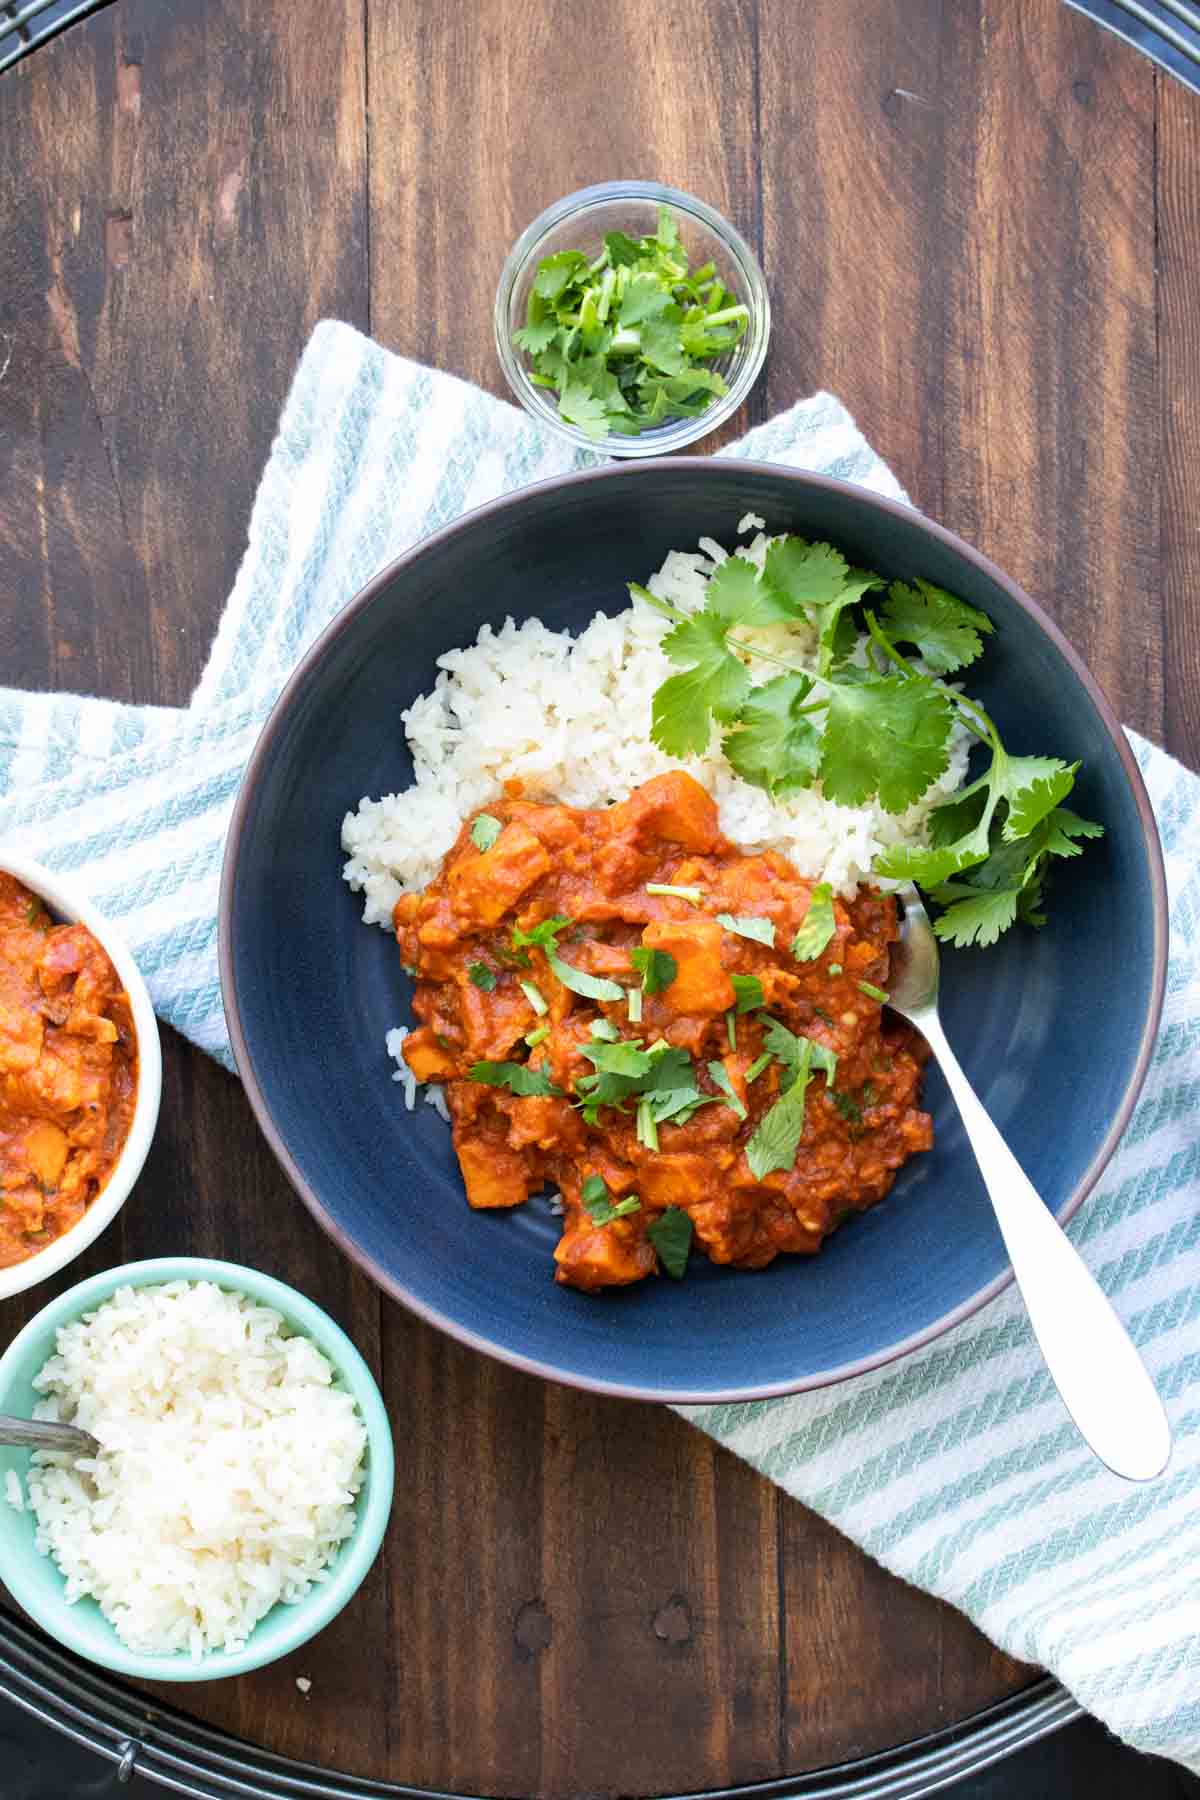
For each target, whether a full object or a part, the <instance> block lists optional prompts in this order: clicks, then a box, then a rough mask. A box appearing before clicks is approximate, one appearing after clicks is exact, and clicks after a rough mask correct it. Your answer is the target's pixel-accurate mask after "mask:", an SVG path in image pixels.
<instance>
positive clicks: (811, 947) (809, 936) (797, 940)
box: [792, 881, 837, 962]
mask: <svg viewBox="0 0 1200 1800" xmlns="http://www.w3.org/2000/svg"><path fill="white" fill-rule="evenodd" d="M836 931H837V920H836V919H835V918H834V914H833V889H832V888H831V887H830V885H829V883H828V882H827V881H819V882H818V883H817V885H816V887H815V888H814V889H813V891H812V893H811V894H810V895H809V897H808V911H807V912H806V913H805V915H804V918H803V920H802V921H801V924H800V929H799V931H798V932H797V933H796V935H795V937H794V938H793V939H792V955H793V956H794V957H795V958H796V961H797V962H815V961H816V959H817V957H818V956H820V955H821V952H822V951H823V950H825V949H827V948H828V946H829V942H830V939H831V938H832V937H833V935H834V933H835V932H836Z"/></svg>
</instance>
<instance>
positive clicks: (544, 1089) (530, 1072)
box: [467, 1062, 562, 1099]
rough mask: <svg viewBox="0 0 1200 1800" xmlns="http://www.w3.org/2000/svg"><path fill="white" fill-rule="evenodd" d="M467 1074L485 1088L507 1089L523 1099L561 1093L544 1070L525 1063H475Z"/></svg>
mask: <svg viewBox="0 0 1200 1800" xmlns="http://www.w3.org/2000/svg"><path fill="white" fill-rule="evenodd" d="M467 1073H468V1074H469V1075H470V1077H471V1080H472V1081H481V1082H483V1083H484V1085H485V1086H486V1087H506V1088H509V1089H511V1091H512V1092H513V1093H514V1094H517V1095H520V1096H521V1097H522V1098H523V1099H524V1098H528V1097H529V1096H530V1095H544V1094H561V1093H562V1089H561V1088H557V1087H555V1085H554V1083H553V1082H552V1081H551V1079H550V1077H549V1075H547V1073H546V1071H545V1070H544V1069H531V1068H529V1067H528V1065H527V1064H525V1063H516V1062H477V1063H472V1064H471V1067H470V1068H469V1069H468V1071H467Z"/></svg>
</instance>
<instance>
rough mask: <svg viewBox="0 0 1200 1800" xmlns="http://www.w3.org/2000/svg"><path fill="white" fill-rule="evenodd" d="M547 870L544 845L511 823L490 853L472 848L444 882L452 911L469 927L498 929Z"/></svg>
mask: <svg viewBox="0 0 1200 1800" xmlns="http://www.w3.org/2000/svg"><path fill="white" fill-rule="evenodd" d="M550 868H551V862H550V856H549V852H548V851H547V850H546V848H545V846H544V844H542V842H541V841H540V839H538V838H536V837H534V835H533V833H532V831H530V830H529V828H528V826H525V825H522V824H521V822H520V820H519V819H514V820H513V822H512V824H511V825H506V826H505V827H504V830H503V831H502V832H501V833H500V836H499V837H498V838H497V839H496V841H495V843H494V844H493V845H492V847H491V849H490V850H476V849H475V847H474V845H472V846H471V847H470V848H469V849H467V850H466V851H464V853H463V854H462V855H461V856H460V857H459V859H458V861H457V862H455V863H452V864H451V866H450V868H449V870H448V872H447V876H446V879H447V882H448V884H449V888H450V898H451V901H452V902H453V906H454V910H455V912H456V914H457V915H458V917H459V918H460V919H462V920H464V921H465V922H466V923H468V924H474V925H497V924H499V922H500V920H501V919H502V918H503V917H504V915H505V913H506V912H510V911H511V910H512V908H513V907H514V906H515V905H516V903H517V901H518V900H519V899H520V898H521V895H522V894H523V893H524V892H525V891H526V889H527V888H531V887H532V886H533V884H534V882H535V881H540V880H541V879H542V876H543V875H548V874H549V873H550Z"/></svg>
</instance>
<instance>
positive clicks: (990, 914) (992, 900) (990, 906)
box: [933, 888, 1021, 950]
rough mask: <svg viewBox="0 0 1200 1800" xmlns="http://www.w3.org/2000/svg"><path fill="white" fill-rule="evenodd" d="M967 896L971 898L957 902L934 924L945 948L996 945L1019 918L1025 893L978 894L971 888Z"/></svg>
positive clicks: (998, 890)
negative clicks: (949, 945) (1018, 908)
mask: <svg viewBox="0 0 1200 1800" xmlns="http://www.w3.org/2000/svg"><path fill="white" fill-rule="evenodd" d="M965 892H966V894H967V896H968V897H967V898H965V899H961V900H956V901H954V903H953V904H952V905H950V906H948V907H947V908H946V910H945V912H943V913H942V914H941V915H940V916H939V917H938V918H937V919H936V920H935V921H934V926H933V929H934V931H935V932H936V933H937V935H938V937H939V938H941V940H942V942H943V943H944V944H956V945H957V946H958V947H959V949H960V950H965V949H966V948H967V946H968V945H970V944H983V945H987V944H994V943H995V941H996V939H997V938H998V937H999V936H1000V933H1001V932H1002V931H1007V930H1008V927H1009V926H1010V925H1011V924H1012V923H1013V920H1014V919H1015V918H1016V916H1017V902H1018V900H1019V899H1020V893H1021V890H1020V889H1019V888H992V889H990V890H987V891H980V892H975V891H973V890H972V889H969V888H968V889H966V890H965Z"/></svg>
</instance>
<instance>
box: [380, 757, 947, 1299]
mask: <svg viewBox="0 0 1200 1800" xmlns="http://www.w3.org/2000/svg"><path fill="white" fill-rule="evenodd" d="M394 923H395V927H396V934H397V938H398V942H399V945H400V951H401V956H402V959H403V961H404V963H405V965H406V966H407V967H408V968H409V969H410V970H411V971H412V972H413V973H414V974H415V978H416V992H415V995H414V1000H413V1011H414V1014H415V1016H416V1018H417V1020H418V1021H419V1024H418V1026H417V1028H416V1029H414V1030H413V1031H411V1032H410V1033H409V1034H408V1036H407V1038H406V1039H405V1042H404V1055H405V1060H406V1062H407V1064H408V1067H409V1068H410V1070H411V1071H412V1073H413V1074H414V1075H415V1076H416V1077H417V1079H418V1080H420V1081H423V1082H440V1083H443V1084H444V1090H445V1095H446V1099H447V1103H448V1107H449V1111H450V1115H451V1119H452V1124H453V1132H454V1145H455V1149H456V1152H457V1154H458V1160H459V1164H460V1167H461V1169H462V1174H463V1180H464V1182H465V1185H466V1191H467V1199H468V1200H469V1202H470V1204H471V1205H472V1206H474V1207H511V1206H517V1205H520V1204H521V1203H522V1202H523V1201H525V1200H526V1199H527V1198H528V1197H529V1196H530V1195H531V1194H533V1193H536V1192H538V1191H540V1190H541V1189H543V1188H544V1187H545V1186H546V1185H547V1184H552V1185H553V1186H555V1187H556V1188H557V1189H558V1191H559V1193H560V1194H561V1196H562V1204H563V1232H562V1238H561V1241H560V1242H559V1244H558V1247H557V1249H556V1251H555V1262H556V1265H557V1268H556V1275H557V1279H558V1280H559V1281H560V1282H564V1283H567V1284H568V1285H570V1286H572V1287H576V1288H582V1289H585V1290H588V1291H594V1290H597V1289H601V1288H606V1287H611V1286H615V1285H621V1284H625V1283H629V1282H634V1281H639V1280H641V1279H642V1278H643V1277H645V1276H647V1275H650V1274H652V1273H654V1272H655V1271H656V1270H659V1269H665V1270H666V1271H667V1272H668V1273H670V1274H674V1275H680V1274H682V1273H683V1271H684V1266H685V1265H686V1261H687V1256H688V1252H689V1250H690V1248H692V1247H695V1248H697V1249H699V1250H702V1251H703V1252H704V1253H705V1254H706V1255H707V1256H709V1257H710V1258H711V1259H712V1260H713V1261H714V1262H717V1263H726V1264H733V1265H735V1266H736V1267H738V1268H743V1269H757V1268H762V1267H763V1266H764V1265H765V1264H767V1263H769V1262H771V1261H772V1260H773V1259H774V1258H775V1257H776V1256H778V1255H779V1254H780V1253H781V1252H784V1251H788V1252H796V1253H801V1254H811V1253H812V1252H815V1251H816V1250H818V1249H819V1248H820V1246H821V1243H822V1241H823V1240H824V1239H825V1238H826V1237H827V1236H828V1235H829V1233H830V1232H831V1231H833V1230H834V1229H835V1228H836V1227H837V1226H838V1225H839V1224H840V1223H841V1222H842V1220H843V1219H845V1218H846V1217H848V1216H849V1215H850V1214H852V1213H855V1212H860V1211H863V1210H864V1209H866V1208H867V1207H869V1206H872V1205H874V1204H875V1202H876V1201H878V1200H880V1199H882V1197H883V1196H884V1195H885V1194H886V1193H887V1192H888V1189H889V1188H890V1187H891V1185H892V1182H893V1180H894V1178H895V1174H896V1171H897V1170H898V1169H899V1168H900V1166H901V1165H902V1164H903V1163H904V1162H905V1160H906V1159H907V1158H908V1157H909V1156H910V1155H912V1154H913V1152H915V1151H919V1150H927V1149H929V1147H930V1145H931V1143H932V1125H931V1121H930V1119H929V1117H928V1115H927V1114H926V1113H924V1112H923V1111H921V1108H920V1082H921V1072H922V1066H923V1063H924V1061H925V1057H926V1054H927V1053H926V1050H925V1046H924V1044H923V1043H922V1041H921V1039H920V1038H919V1037H918V1036H917V1034H916V1033H914V1032H913V1031H912V1030H911V1028H910V1027H908V1026H907V1025H905V1024H903V1023H902V1022H901V1021H900V1020H898V1019H897V1018H896V1017H895V1016H894V1015H892V1014H890V1013H888V1012H886V1011H885V1009H884V1004H883V1003H884V1001H885V1000H886V993H885V992H884V985H885V984H886V981H887V976H888V959H889V947H890V945H891V944H892V942H893V941H894V940H895V938H896V936H897V926H896V910H895V903H894V901H893V900H892V899H891V898H890V897H888V896H885V895H883V894H881V893H879V892H877V891H876V890H873V889H870V888H865V887H863V888H860V889H859V890H858V891H857V893H856V894H855V896H854V898H853V899H851V900H849V901H845V900H842V899H840V898H838V897H836V896H834V895H833V894H831V892H830V890H829V889H828V888H822V887H820V886H815V885H814V884H813V883H812V882H810V881H806V880H805V879H803V878H802V877H801V876H800V875H799V874H798V873H797V872H796V870H795V869H794V868H793V867H792V865H791V864H790V863H789V862H788V861H787V860H786V859H785V858H784V857H782V856H779V855H777V854H775V853H773V852H769V851H768V852H762V853H748V852H743V851H741V850H739V849H738V848H737V847H736V846H735V845H733V844H732V843H730V842H729V841H728V840H727V839H726V838H725V837H724V836H723V835H722V833H721V830H720V827H719V823H718V817H717V810H716V807H715V805H714V803H713V801H712V799H711V797H710V796H709V795H708V793H707V792H706V791H705V790H704V789H703V788H702V787H700V786H699V784H698V783H697V782H695V781H694V780H693V779H692V778H691V776H689V775H687V774H685V773H683V772H682V771H679V772H672V773H669V774H665V775H661V776H657V777H655V778H654V779H653V780H651V781H647V782H646V783H644V784H643V786H641V787H640V788H638V789H637V790H636V791H635V792H634V793H633V794H632V795H631V796H630V797H629V799H628V800H625V801H623V802H621V803H620V804H619V805H614V806H610V807H609V808H607V809H606V810H603V811H594V812H588V811H579V810H576V809H573V808H571V807H567V806H555V805H541V804H535V803H532V802H527V801H524V800H522V799H521V798H520V796H519V795H518V794H515V793H510V794H508V795H507V796H506V798H505V799H504V800H503V801H502V802H499V803H497V805H495V806H494V807H492V808H490V809H489V810H488V811H487V812H486V813H483V814H480V815H477V816H476V817H475V818H474V819H473V820H471V821H469V822H468V823H467V824H466V825H465V826H464V827H463V830H462V832H461V833H460V835H459V837H458V839H457V841H456V842H455V844H454V845H453V847H452V848H451V850H450V851H449V853H448V855H447V856H446V858H445V861H444V863H443V865H442V868H441V871H440V873H439V874H438V876H437V878H436V879H435V880H434V881H433V882H432V883H431V884H430V886H429V887H427V888H426V889H425V890H424V891H423V892H422V893H420V894H407V895H404V896H402V897H401V899H400V900H399V901H398V902H397V904H396V907H395V912H394Z"/></svg>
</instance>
